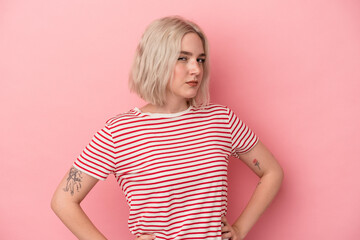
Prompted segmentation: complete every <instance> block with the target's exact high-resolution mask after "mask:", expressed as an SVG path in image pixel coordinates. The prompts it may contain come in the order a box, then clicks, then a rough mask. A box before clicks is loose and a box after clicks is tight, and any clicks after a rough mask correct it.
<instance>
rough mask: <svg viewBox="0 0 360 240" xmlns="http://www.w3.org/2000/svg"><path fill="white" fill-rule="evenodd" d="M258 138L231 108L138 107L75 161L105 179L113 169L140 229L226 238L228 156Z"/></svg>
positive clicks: (167, 235)
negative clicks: (223, 230)
mask: <svg viewBox="0 0 360 240" xmlns="http://www.w3.org/2000/svg"><path fill="white" fill-rule="evenodd" d="M257 141H258V138H257V137H256V135H255V134H254V133H253V132H252V131H251V130H250V129H249V128H248V127H247V126H246V125H245V124H244V123H243V122H242V121H241V120H239V119H238V118H237V116H236V115H235V114H234V113H233V111H232V110H230V109H229V108H227V107H225V106H221V105H214V104H210V105H207V106H205V107H202V108H197V107H189V108H188V109H187V110H185V111H183V112H178V113H175V114H157V113H142V112H141V111H140V110H139V109H138V108H134V109H132V110H130V111H128V112H126V113H124V114H120V115H118V116H116V117H113V118H111V119H109V120H108V121H107V122H106V124H105V127H104V128H102V129H101V130H100V131H99V132H97V133H96V134H95V136H94V137H93V139H92V141H91V142H90V143H89V145H88V146H87V147H86V148H85V149H84V151H83V152H82V153H81V155H80V156H79V157H78V159H77V160H76V161H75V163H74V166H75V167H76V168H78V169H79V170H81V171H83V172H85V173H87V174H89V175H91V176H93V177H95V178H98V179H101V180H104V179H106V178H107V176H108V175H109V174H114V175H115V177H116V179H117V181H118V183H119V186H120V187H121V189H122V190H123V192H124V194H125V197H126V200H127V203H128V205H129V208H130V215H129V220H128V225H129V229H130V231H131V233H132V234H134V235H141V234H144V233H153V234H155V236H156V239H192V240H194V239H221V216H223V215H225V214H226V207H227V166H228V160H229V156H230V155H233V156H238V155H239V154H241V153H245V152H247V151H249V150H250V149H251V148H252V147H253V146H255V144H256V143H257Z"/></svg>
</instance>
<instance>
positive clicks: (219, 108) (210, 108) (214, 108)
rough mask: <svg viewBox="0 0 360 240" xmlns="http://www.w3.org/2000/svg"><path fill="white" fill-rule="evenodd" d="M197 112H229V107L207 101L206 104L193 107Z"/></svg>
mask: <svg viewBox="0 0 360 240" xmlns="http://www.w3.org/2000/svg"><path fill="white" fill-rule="evenodd" d="M193 109H194V111H195V112H198V113H215V114H226V115H228V114H229V113H230V111H231V110H230V109H229V108H228V107H227V106H224V105H221V104H214V103H209V104H207V105H201V106H197V107H194V108H193Z"/></svg>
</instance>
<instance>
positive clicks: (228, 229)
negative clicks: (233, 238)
mask: <svg viewBox="0 0 360 240" xmlns="http://www.w3.org/2000/svg"><path fill="white" fill-rule="evenodd" d="M230 231H231V228H230V227H229V226H223V227H221V232H222V233H225V232H230Z"/></svg>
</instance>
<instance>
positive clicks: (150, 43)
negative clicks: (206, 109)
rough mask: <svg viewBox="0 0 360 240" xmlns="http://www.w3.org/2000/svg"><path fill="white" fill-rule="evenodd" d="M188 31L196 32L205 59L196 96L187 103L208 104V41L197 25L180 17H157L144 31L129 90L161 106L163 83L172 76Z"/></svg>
mask: <svg viewBox="0 0 360 240" xmlns="http://www.w3.org/2000/svg"><path fill="white" fill-rule="evenodd" d="M187 33H196V34H197V35H199V37H200V39H201V41H202V44H203V47H204V51H205V55H206V58H207V60H206V61H205V63H204V69H203V79H202V81H201V84H200V86H199V89H198V92H197V95H196V96H195V97H194V98H193V99H189V104H190V105H192V106H199V105H206V104H208V103H209V98H210V97H209V72H210V71H209V50H208V41H207V39H206V36H205V34H204V33H203V31H202V30H201V29H200V27H199V26H198V25H196V24H195V23H193V22H191V21H188V20H185V19H184V18H182V17H179V16H170V17H164V18H161V19H157V20H155V21H154V22H152V23H151V24H150V25H149V26H148V27H147V29H146V30H145V32H144V34H143V35H142V38H141V40H140V42H139V45H138V47H137V49H136V53H135V59H134V63H133V66H132V69H131V73H130V78H129V87H130V90H131V91H133V92H135V93H137V94H138V95H139V96H140V97H141V98H142V99H144V100H145V101H147V102H149V103H151V104H154V105H159V106H162V105H164V104H165V103H166V86H167V84H168V81H170V80H171V79H172V78H173V72H174V68H175V64H176V61H177V59H178V57H179V53H180V51H181V40H182V38H183V37H184V36H185V34H187Z"/></svg>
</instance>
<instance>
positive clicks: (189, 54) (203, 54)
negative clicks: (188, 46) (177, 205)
mask: <svg viewBox="0 0 360 240" xmlns="http://www.w3.org/2000/svg"><path fill="white" fill-rule="evenodd" d="M180 54H184V55H188V56H192V55H193V54H192V53H191V52H187V51H181V52H180ZM199 57H206V54H205V53H201V54H200V55H199Z"/></svg>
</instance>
